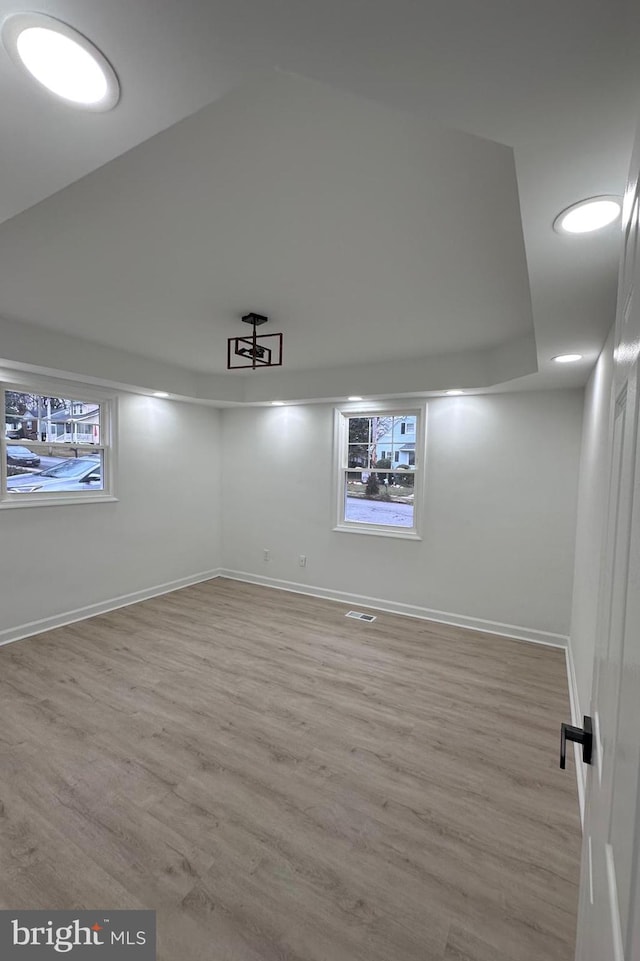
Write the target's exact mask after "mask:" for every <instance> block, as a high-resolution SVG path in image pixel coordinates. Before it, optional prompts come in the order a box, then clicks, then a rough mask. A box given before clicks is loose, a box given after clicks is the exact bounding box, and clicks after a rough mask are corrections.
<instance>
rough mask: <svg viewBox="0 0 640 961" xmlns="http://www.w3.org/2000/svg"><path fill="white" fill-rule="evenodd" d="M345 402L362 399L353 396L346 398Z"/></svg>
mask: <svg viewBox="0 0 640 961" xmlns="http://www.w3.org/2000/svg"><path fill="white" fill-rule="evenodd" d="M347 400H362V397H356V396H355V394H354V395H353V397H347Z"/></svg>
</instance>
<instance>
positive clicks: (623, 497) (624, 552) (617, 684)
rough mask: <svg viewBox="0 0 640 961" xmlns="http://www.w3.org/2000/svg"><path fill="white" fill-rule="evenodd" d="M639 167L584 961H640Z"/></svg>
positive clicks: (596, 707) (598, 676)
mask: <svg viewBox="0 0 640 961" xmlns="http://www.w3.org/2000/svg"><path fill="white" fill-rule="evenodd" d="M639 167H640V141H639V142H638V143H637V144H636V148H635V151H634V156H633V159H632V165H631V177H630V182H629V185H628V187H627V192H626V195H625V203H624V210H623V225H624V250H623V255H622V260H621V267H620V279H619V287H618V310H617V316H616V339H615V353H614V386H613V391H612V398H611V412H610V427H611V431H612V435H611V436H612V438H613V443H612V458H611V484H610V492H609V508H608V519H607V525H606V534H605V538H604V543H603V559H602V560H603V576H602V579H601V589H600V596H599V614H598V648H597V650H596V656H595V664H594V684H593V694H592V702H591V713H592V717H593V729H594V745H593V747H594V750H593V763H592V765H591V766H590V767H588V768H587V772H588V773H587V790H586V811H585V825H584V839H583V850H582V878H581V885H580V906H579V915H578V936H577V953H576V958H577V961H640V804H639V802H640V790H639V780H640V441H639V438H638V430H639V425H640V420H639V418H638V399H639V387H640V384H639V376H638V375H639V372H638V366H639V363H640V360H639V357H640V263H639V260H640V249H639V244H638V233H639V226H638V210H639V195H638V169H639Z"/></svg>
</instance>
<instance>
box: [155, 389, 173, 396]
mask: <svg viewBox="0 0 640 961" xmlns="http://www.w3.org/2000/svg"><path fill="white" fill-rule="evenodd" d="M153 396H154V397H168V396H169V394H168V393H167V392H166V390H154V392H153Z"/></svg>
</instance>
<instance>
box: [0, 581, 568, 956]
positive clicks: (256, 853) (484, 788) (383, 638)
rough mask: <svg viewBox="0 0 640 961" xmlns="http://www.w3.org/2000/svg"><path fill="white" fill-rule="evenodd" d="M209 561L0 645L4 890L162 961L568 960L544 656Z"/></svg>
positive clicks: (554, 737) (555, 715)
mask: <svg viewBox="0 0 640 961" xmlns="http://www.w3.org/2000/svg"><path fill="white" fill-rule="evenodd" d="M346 610H347V608H346V607H344V606H343V605H340V604H335V603H332V602H331V601H324V600H318V599H315V598H310V597H305V596H302V595H296V594H289V593H285V592H281V591H274V590H270V589H268V588H263V587H258V586H255V585H249V584H242V583H239V582H234V581H229V580H224V579H217V580H214V581H208V582H206V583H203V584H199V585H196V586H194V587H189V588H186V589H184V590H181V591H177V592H175V593H173V594H168V595H164V596H163V597H159V598H155V599H153V600H150V601H145V602H144V603H141V604H137V605H135V606H131V607H127V608H124V609H121V610H119V611H115V612H113V613H110V614H105V615H102V616H99V617H96V618H93V619H91V620H88V621H83V622H81V623H78V624H74V625H71V626H68V627H64V628H59V629H58V630H55V631H51V632H49V633H46V634H41V635H39V636H38V637H33V638H30V639H27V640H24V641H19V642H17V643H15V644H11V645H7V646H6V647H4V648H1V649H0V761H1V764H2V768H1V769H2V779H1V782H0V907H11V908H49V909H54V908H69V907H77V908H112V909H114V908H133V907H144V908H152V909H155V910H156V911H157V916H158V933H159V950H158V957H159V959H160V961H570V959H572V958H573V951H574V928H575V918H576V902H577V883H578V860H579V847H580V828H579V819H578V808H577V802H576V796H575V774H574V771H573V767H572V764H571V763H570V764H569V767H568V769H567V771H565V772H561V771H560V770H559V767H558V758H557V754H558V735H559V725H560V722H561V721H562V720H569V703H568V697H567V689H566V679H565V669H564V656H563V653H562V652H561V651H559V650H553V649H550V648H545V647H540V646H537V645H533V644H527V643H518V642H514V641H510V640H507V639H504V638H498V637H495V636H492V635H488V634H478V633H476V632H473V631H467V630H462V629H457V628H452V627H447V626H444V625H440V624H435V623H433V622H429V621H419V620H413V619H410V618H405V617H399V616H396V615H390V614H380V613H379V612H374V613H377V620H376V621H375V622H373V623H370V624H366V623H363V622H359V621H356V620H351V619H349V618H345V617H344V613H345V611H346Z"/></svg>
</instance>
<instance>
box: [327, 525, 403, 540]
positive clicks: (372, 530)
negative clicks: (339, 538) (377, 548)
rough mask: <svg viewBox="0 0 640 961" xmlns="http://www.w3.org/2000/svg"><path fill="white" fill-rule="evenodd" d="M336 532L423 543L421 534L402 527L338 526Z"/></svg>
mask: <svg viewBox="0 0 640 961" xmlns="http://www.w3.org/2000/svg"><path fill="white" fill-rule="evenodd" d="M333 530H334V531H338V532H340V533H343V534H373V535H374V536H375V537H396V538H399V539H400V540H403V541H421V540H422V538H421V537H420V534H418V533H417V532H416V531H412V530H403V529H402V528H401V527H390V528H388V529H385V528H383V527H371V526H368V525H367V524H358V525H356V524H337V525H336V526H335V527H334V528H333Z"/></svg>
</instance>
